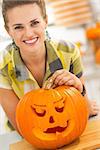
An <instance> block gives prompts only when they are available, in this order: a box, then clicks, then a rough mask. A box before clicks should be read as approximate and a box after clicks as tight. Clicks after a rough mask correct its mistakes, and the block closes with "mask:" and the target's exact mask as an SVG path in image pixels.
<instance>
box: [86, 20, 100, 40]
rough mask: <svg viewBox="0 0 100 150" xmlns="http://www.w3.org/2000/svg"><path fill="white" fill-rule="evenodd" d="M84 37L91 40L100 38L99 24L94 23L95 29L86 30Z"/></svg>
mask: <svg viewBox="0 0 100 150" xmlns="http://www.w3.org/2000/svg"><path fill="white" fill-rule="evenodd" d="M86 35H87V37H88V39H92V40H94V39H98V38H100V22H98V23H96V26H95V27H91V28H89V29H87V31H86Z"/></svg>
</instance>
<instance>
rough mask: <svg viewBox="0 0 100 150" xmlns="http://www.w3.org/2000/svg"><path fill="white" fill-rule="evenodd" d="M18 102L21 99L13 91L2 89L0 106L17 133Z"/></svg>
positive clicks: (0, 90)
mask: <svg viewBox="0 0 100 150" xmlns="http://www.w3.org/2000/svg"><path fill="white" fill-rule="evenodd" d="M18 102H19V99H18V97H17V96H16V95H15V93H14V92H13V91H12V90H6V89H0V104H1V106H2V108H3V110H4V112H5V113H6V115H7V117H8V119H9V121H10V123H11V125H12V126H13V128H14V129H15V130H17V131H18V128H17V124H16V107H17V104H18ZM18 132H19V131H18Z"/></svg>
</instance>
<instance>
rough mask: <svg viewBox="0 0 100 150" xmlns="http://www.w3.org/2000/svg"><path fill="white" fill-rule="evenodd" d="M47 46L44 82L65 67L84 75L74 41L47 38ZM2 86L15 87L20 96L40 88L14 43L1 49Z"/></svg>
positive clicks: (0, 81)
mask: <svg viewBox="0 0 100 150" xmlns="http://www.w3.org/2000/svg"><path fill="white" fill-rule="evenodd" d="M45 46H46V51H47V59H46V61H47V62H46V72H45V76H44V80H43V84H45V82H46V81H47V79H48V78H49V77H50V76H51V75H52V74H53V73H54V72H55V71H56V70H59V69H63V68H64V69H66V70H68V71H70V72H72V73H73V74H75V75H76V76H77V77H79V78H80V77H81V76H82V70H83V69H82V68H83V67H82V63H81V59H80V52H79V50H78V48H77V47H76V46H75V45H74V44H73V43H70V42H65V41H59V42H56V41H52V40H46V41H45ZM0 88H5V89H13V91H14V92H15V93H16V95H17V96H18V97H19V98H21V97H22V96H23V95H24V94H25V93H26V92H28V91H30V90H32V89H37V88H40V87H39V84H38V83H37V81H36V80H35V78H34V77H33V76H32V74H31V72H30V71H29V70H28V69H27V67H26V66H25V64H24V63H23V61H22V59H21V56H20V51H19V48H18V47H17V46H16V45H15V44H14V43H12V44H10V45H9V46H8V47H7V48H6V49H5V50H3V51H0Z"/></svg>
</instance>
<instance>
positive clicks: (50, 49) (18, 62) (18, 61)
mask: <svg viewBox="0 0 100 150" xmlns="http://www.w3.org/2000/svg"><path fill="white" fill-rule="evenodd" d="M13 46H14V52H13V63H14V70H15V75H16V78H17V79H18V80H19V81H24V80H27V79H30V77H31V78H32V76H31V75H30V74H31V73H30V72H29V70H28V69H27V67H26V66H25V64H24V62H23V60H22V58H21V55H20V51H19V48H18V47H17V46H16V45H15V44H13ZM45 46H46V53H47V55H46V57H47V64H46V74H45V77H44V80H46V79H47V78H48V77H50V76H51V75H52V74H53V73H54V72H55V71H56V70H59V69H62V68H63V66H62V63H61V61H60V59H59V57H58V56H57V53H56V47H55V46H54V44H53V43H52V42H51V40H46V41H45Z"/></svg>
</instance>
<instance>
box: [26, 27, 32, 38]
mask: <svg viewBox="0 0 100 150" xmlns="http://www.w3.org/2000/svg"><path fill="white" fill-rule="evenodd" d="M25 35H26V36H27V37H32V36H33V31H32V29H31V28H30V27H28V28H26V30H25Z"/></svg>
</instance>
